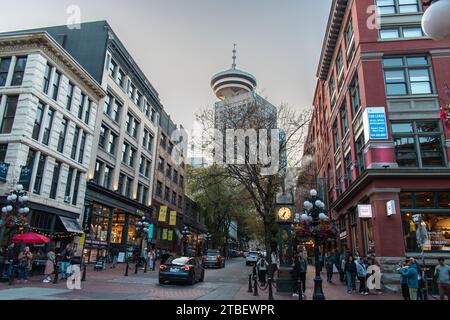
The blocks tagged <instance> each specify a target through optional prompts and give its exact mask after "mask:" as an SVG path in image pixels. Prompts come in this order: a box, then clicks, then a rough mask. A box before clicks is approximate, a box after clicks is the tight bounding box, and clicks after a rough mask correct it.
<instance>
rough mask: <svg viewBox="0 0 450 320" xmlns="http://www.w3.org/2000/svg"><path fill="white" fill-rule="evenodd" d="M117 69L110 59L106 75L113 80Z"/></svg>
mask: <svg viewBox="0 0 450 320" xmlns="http://www.w3.org/2000/svg"><path fill="white" fill-rule="evenodd" d="M116 69H117V63H116V62H115V61H114V60H113V59H112V58H111V60H109V66H108V74H109V75H110V76H111V77H113V78H114V75H115V74H116Z"/></svg>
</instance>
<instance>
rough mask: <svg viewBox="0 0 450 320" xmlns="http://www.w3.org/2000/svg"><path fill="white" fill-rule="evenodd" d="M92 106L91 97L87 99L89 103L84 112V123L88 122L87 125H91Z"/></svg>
mask: <svg viewBox="0 0 450 320" xmlns="http://www.w3.org/2000/svg"><path fill="white" fill-rule="evenodd" d="M91 108H92V101H91V99H89V98H88V99H87V103H86V110H85V112H84V123H86V124H87V125H89V120H90V118H91Z"/></svg>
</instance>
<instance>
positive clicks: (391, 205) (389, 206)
mask: <svg viewBox="0 0 450 320" xmlns="http://www.w3.org/2000/svg"><path fill="white" fill-rule="evenodd" d="M386 212H387V215H388V217H390V216H393V215H394V214H397V211H396V210H395V201H394V200H391V201H388V202H387V203H386Z"/></svg>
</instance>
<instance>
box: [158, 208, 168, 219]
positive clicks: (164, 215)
mask: <svg viewBox="0 0 450 320" xmlns="http://www.w3.org/2000/svg"><path fill="white" fill-rule="evenodd" d="M166 220H167V206H161V207H160V208H159V219H158V221H159V222H166Z"/></svg>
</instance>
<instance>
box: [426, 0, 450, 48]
mask: <svg viewBox="0 0 450 320" xmlns="http://www.w3.org/2000/svg"><path fill="white" fill-rule="evenodd" d="M449 13H450V0H438V1H433V2H432V4H431V6H430V7H429V8H428V9H427V10H426V11H425V13H424V15H423V17H422V29H423V31H424V32H425V34H426V35H427V36H429V37H430V38H432V39H434V40H448V39H450V18H449Z"/></svg>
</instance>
